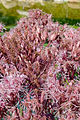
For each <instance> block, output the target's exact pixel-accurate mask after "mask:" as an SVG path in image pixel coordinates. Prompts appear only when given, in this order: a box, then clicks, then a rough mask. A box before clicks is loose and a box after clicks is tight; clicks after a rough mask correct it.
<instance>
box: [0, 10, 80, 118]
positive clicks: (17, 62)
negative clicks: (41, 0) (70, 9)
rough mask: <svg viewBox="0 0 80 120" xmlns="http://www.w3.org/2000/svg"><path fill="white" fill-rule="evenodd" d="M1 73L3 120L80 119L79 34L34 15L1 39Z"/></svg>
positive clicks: (48, 17) (39, 13) (38, 12)
mask: <svg viewBox="0 0 80 120" xmlns="http://www.w3.org/2000/svg"><path fill="white" fill-rule="evenodd" d="M0 70H1V78H0V118H2V117H3V118H7V119H8V120H10V119H11V120H55V119H58V120H75V119H76V120H79V119H80V29H79V28H78V29H74V28H70V27H69V26H68V25H66V24H65V25H60V24H59V23H58V22H56V23H53V21H52V19H51V15H49V14H46V13H44V12H42V11H41V10H38V9H36V10H34V9H33V10H29V15H28V18H26V17H25V18H21V19H20V20H19V22H18V23H17V26H16V27H15V28H13V29H11V30H10V31H9V32H6V33H5V34H4V35H3V36H2V37H1V38H0ZM7 112H8V113H7Z"/></svg>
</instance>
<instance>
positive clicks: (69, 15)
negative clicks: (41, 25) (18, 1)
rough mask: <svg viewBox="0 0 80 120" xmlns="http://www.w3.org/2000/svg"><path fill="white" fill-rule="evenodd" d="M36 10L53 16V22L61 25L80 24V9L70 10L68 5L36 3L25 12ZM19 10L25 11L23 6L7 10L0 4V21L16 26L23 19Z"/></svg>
mask: <svg viewBox="0 0 80 120" xmlns="http://www.w3.org/2000/svg"><path fill="white" fill-rule="evenodd" d="M73 4H74V3H73ZM78 4H80V3H78ZM36 8H39V9H41V10H43V11H44V12H46V13H49V14H52V15H53V20H54V21H59V22H60V23H61V24H64V23H68V24H69V25H76V24H77V23H80V9H75V8H74V9H73V8H70V7H69V6H68V3H61V4H56V3H53V2H44V5H41V4H40V3H36V4H34V5H32V6H30V7H25V8H24V10H25V11H27V10H29V9H36ZM17 10H23V9H22V7H21V6H16V7H14V8H11V9H6V8H4V7H3V6H2V5H1V4H0V21H2V22H3V23H4V24H5V25H12V24H16V21H17V20H19V18H20V17H22V16H21V15H19V14H18V13H17Z"/></svg>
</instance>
